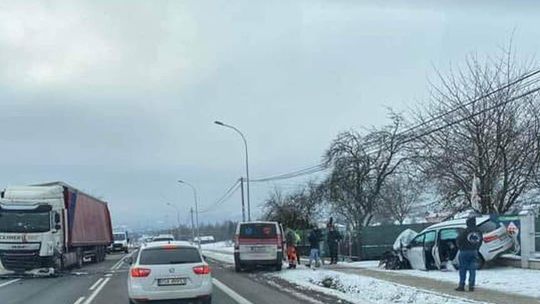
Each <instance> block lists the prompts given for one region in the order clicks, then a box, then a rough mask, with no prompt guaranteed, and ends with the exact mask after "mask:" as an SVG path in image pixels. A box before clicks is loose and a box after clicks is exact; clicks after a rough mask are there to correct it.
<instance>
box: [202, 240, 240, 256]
mask: <svg viewBox="0 0 540 304" xmlns="http://www.w3.org/2000/svg"><path fill="white" fill-rule="evenodd" d="M201 248H202V249H203V250H214V251H221V252H231V253H233V252H234V246H233V243H232V242H231V241H223V242H216V243H210V244H202V245H201Z"/></svg>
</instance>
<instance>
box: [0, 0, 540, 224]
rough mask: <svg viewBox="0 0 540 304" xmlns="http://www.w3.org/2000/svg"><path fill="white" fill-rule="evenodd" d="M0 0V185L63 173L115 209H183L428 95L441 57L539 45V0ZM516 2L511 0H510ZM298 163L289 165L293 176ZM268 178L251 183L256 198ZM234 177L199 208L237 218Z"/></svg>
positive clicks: (304, 158)
mask: <svg viewBox="0 0 540 304" xmlns="http://www.w3.org/2000/svg"><path fill="white" fill-rule="evenodd" d="M379 2H381V1H372V2H367V1H315V0H309V1H283V2H281V1H253V0H249V1H230V0H224V1H201V0H193V1H87V2H81V1H66V2H56V1H40V2H39V3H38V2H37V1H33V2H31V3H30V2H27V1H4V0H3V1H0V129H1V130H2V132H1V136H0V144H1V151H2V153H1V155H2V157H1V158H0V165H1V167H0V168H1V170H0V185H1V186H2V187H3V186H7V185H17V184H31V183H36V182H46V181H53V180H61V181H65V182H67V183H70V184H72V185H73V186H75V187H77V188H80V189H83V190H85V191H88V192H90V193H91V194H94V195H96V196H100V197H103V198H104V199H105V200H107V201H108V202H109V204H110V208H111V210H112V215H113V220H114V224H115V225H120V224H128V225H130V226H131V227H135V226H140V225H146V224H151V223H157V222H159V221H161V222H163V225H169V226H170V225H172V224H174V223H175V222H176V215H175V211H174V209H172V208H171V207H168V206H166V203H167V202H170V203H173V204H175V205H177V206H178V208H180V210H181V213H182V214H181V221H182V222H185V221H187V219H188V212H187V211H188V209H189V207H190V206H191V205H192V203H193V200H192V196H191V192H190V190H189V188H185V187H180V186H179V185H177V184H176V183H175V181H176V180H177V179H180V178H181V179H185V180H187V181H190V182H191V183H192V184H194V185H195V186H196V187H197V188H198V189H199V196H200V205H201V208H205V207H206V206H210V205H212V203H213V202H214V201H215V200H216V199H218V198H219V197H220V196H221V195H222V193H223V192H224V191H225V190H226V189H227V188H228V187H229V186H230V185H231V184H232V183H233V182H234V181H235V180H236V179H237V178H238V177H240V176H241V175H242V174H243V168H244V167H243V147H242V142H241V140H240V138H239V137H238V135H236V134H235V133H233V132H232V131H231V130H228V129H224V128H221V127H218V126H216V125H214V124H213V123H212V122H213V121H214V120H217V119H219V120H222V121H224V122H228V123H230V124H233V125H235V126H237V127H238V128H240V129H241V130H243V131H244V133H245V134H246V136H247V139H248V142H249V148H250V164H251V175H252V177H262V176H267V175H274V174H279V173H283V172H288V171H291V170H296V169H301V168H305V167H309V166H312V165H315V164H317V163H318V162H319V161H320V160H321V155H322V153H323V152H324V149H325V148H326V147H327V146H328V144H329V142H330V141H331V140H332V138H333V137H334V136H335V135H336V134H337V133H338V132H339V131H343V130H347V129H350V128H362V127H369V126H372V125H375V126H377V125H382V124H384V123H385V122H386V117H387V107H393V108H395V109H396V110H400V111H401V110H407V109H408V108H410V107H413V106H414V105H415V104H417V103H418V102H421V101H422V100H425V98H426V96H427V92H428V85H427V84H428V79H430V78H432V77H433V76H434V68H435V67H436V68H438V69H441V70H443V71H444V70H445V69H448V67H449V65H450V64H451V63H452V64H459V63H460V62H462V61H463V59H464V57H465V56H466V55H467V54H470V53H478V54H481V55H483V54H496V52H497V51H498V50H499V49H500V47H501V46H502V45H505V44H508V42H509V40H510V38H511V37H512V36H513V40H514V46H515V47H516V48H517V54H518V56H519V57H523V58H531V57H533V56H535V54H536V52H537V50H538V49H539V47H540V39H539V38H540V37H539V30H538V29H540V18H538V11H539V10H538V8H539V7H538V5H537V4H535V1H522V2H521V3H514V2H512V4H511V5H510V3H508V2H507V1H500V2H497V1H486V2H482V1H475V3H476V4H474V5H471V4H468V1H467V2H462V3H461V2H453V3H454V4H452V5H446V6H444V5H442V4H432V2H437V3H439V2H442V1H429V2H417V4H415V5H414V6H413V5H410V4H405V3H408V2H411V1H403V2H401V1H394V2H392V1H384V3H385V4H377V3H379ZM505 3H506V4H507V5H505ZM299 183H300V181H298V180H288V181H286V182H282V183H279V185H282V187H284V189H291V188H292V187H294V186H295V185H297V184H299ZM274 186H275V185H274V184H268V183H267V184H252V205H253V213H254V214H255V215H256V214H258V213H259V206H260V203H261V201H262V200H263V199H264V197H265V196H266V195H267V194H268V192H269V191H270V190H271V189H272V188H273V187H274ZM240 215H241V213H240V198H239V194H238V193H237V194H236V195H235V196H234V197H233V198H232V199H231V200H229V201H227V202H226V203H224V204H223V205H221V206H219V208H216V209H215V211H212V212H208V213H205V214H201V221H215V220H221V219H239V218H240Z"/></svg>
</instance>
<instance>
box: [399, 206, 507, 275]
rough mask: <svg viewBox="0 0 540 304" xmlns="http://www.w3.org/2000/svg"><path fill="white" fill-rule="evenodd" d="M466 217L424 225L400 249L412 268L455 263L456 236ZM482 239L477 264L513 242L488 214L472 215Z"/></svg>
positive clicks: (434, 267) (463, 226)
mask: <svg viewBox="0 0 540 304" xmlns="http://www.w3.org/2000/svg"><path fill="white" fill-rule="evenodd" d="M465 221H466V219H465V218H463V219H457V220H450V221H445V222H442V223H438V224H435V225H432V226H429V227H428V228H426V229H424V230H423V231H422V232H421V233H419V234H418V235H417V236H416V237H415V238H414V239H412V241H411V242H410V243H409V244H408V245H407V246H406V248H404V249H403V255H404V256H405V258H406V259H407V260H408V261H409V263H410V264H411V267H412V268H413V269H420V270H428V269H441V268H444V267H445V265H447V264H448V263H451V264H452V265H454V266H457V265H458V258H457V253H458V249H457V244H456V239H457V237H458V235H459V233H460V232H461V231H463V230H465V228H467V225H466V223H465ZM476 225H477V226H478V228H479V229H480V231H482V234H483V236H484V240H483V243H482V245H481V246H480V249H479V256H480V261H479V263H480V266H482V265H483V264H484V263H485V262H488V261H491V260H493V259H495V258H496V257H497V256H499V255H500V254H502V253H504V252H506V251H507V250H509V249H510V248H512V246H513V245H514V241H513V239H512V238H511V237H510V235H509V234H508V232H507V231H506V227H505V226H504V225H502V224H499V223H496V222H494V221H492V220H490V217H489V216H481V217H477V218H476Z"/></svg>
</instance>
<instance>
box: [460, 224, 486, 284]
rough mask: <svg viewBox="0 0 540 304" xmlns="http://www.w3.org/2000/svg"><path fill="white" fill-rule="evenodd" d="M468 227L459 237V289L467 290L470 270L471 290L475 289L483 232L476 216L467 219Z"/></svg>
mask: <svg viewBox="0 0 540 304" xmlns="http://www.w3.org/2000/svg"><path fill="white" fill-rule="evenodd" d="M466 223H467V228H466V229H465V230H463V231H462V232H461V233H460V234H459V236H458V238H457V247H458V249H459V256H458V259H459V285H458V287H457V288H456V290H457V291H465V279H466V277H467V271H468V272H469V291H474V284H475V280H476V268H477V264H478V249H479V248H480V246H481V245H482V241H483V236H482V232H481V231H480V229H478V227H476V218H475V217H470V218H468V219H467V222H466Z"/></svg>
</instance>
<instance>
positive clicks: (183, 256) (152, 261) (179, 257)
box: [139, 247, 201, 265]
mask: <svg viewBox="0 0 540 304" xmlns="http://www.w3.org/2000/svg"><path fill="white" fill-rule="evenodd" d="M199 262H201V255H200V254H199V251H198V250H197V249H196V248H186V247H174V248H149V249H144V250H143V251H142V252H141V258H140V259H139V264H141V265H163V264H188V263H199Z"/></svg>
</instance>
